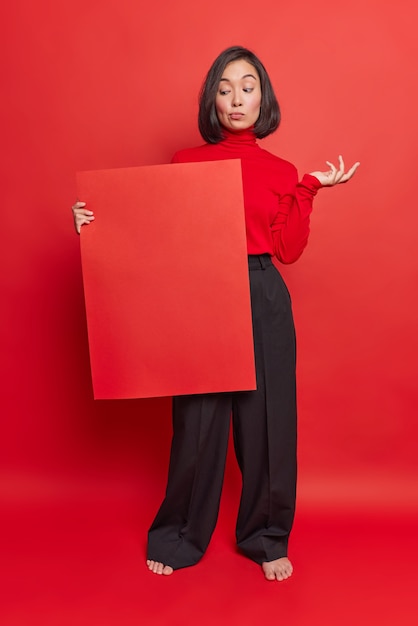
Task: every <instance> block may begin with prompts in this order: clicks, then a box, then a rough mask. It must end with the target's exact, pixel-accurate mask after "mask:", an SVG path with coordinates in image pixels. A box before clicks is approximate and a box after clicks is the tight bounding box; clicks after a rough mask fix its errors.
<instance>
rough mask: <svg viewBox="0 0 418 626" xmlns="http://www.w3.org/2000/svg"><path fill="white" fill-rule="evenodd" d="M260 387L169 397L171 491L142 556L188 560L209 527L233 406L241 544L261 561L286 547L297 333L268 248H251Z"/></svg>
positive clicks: (195, 557)
mask: <svg viewBox="0 0 418 626" xmlns="http://www.w3.org/2000/svg"><path fill="white" fill-rule="evenodd" d="M249 274H250V288H251V306H252V316H253V333H254V350H255V362H256V375H257V389H256V391H244V392H234V393H214V394H205V395H192V396H181V397H176V398H174V399H173V429H174V434H173V441H172V448H171V457H170V466H169V475H168V484H167V492H166V496H165V499H164V501H163V503H162V505H161V507H160V509H159V511H158V513H157V516H156V518H155V520H154V522H153V524H152V526H151V528H150V531H149V541H148V558H149V559H153V560H155V561H160V562H162V563H164V564H166V565H170V566H171V567H173V568H174V569H178V568H181V567H186V566H188V565H194V564H195V563H197V562H198V561H199V559H200V558H201V557H202V555H203V554H204V552H205V550H206V548H207V546H208V544H209V541H210V538H211V535H212V533H213V530H214V528H215V524H216V520H217V516H218V510H219V501H220V496H221V490H222V483H223V477H224V469H225V459H226V451H227V443H228V435H229V425H230V419H231V414H232V419H233V433H234V445H235V452H236V456H237V460H238V464H239V467H240V470H241V473H242V494H241V502H240V507H239V512H238V519H237V524H236V538H237V543H238V546H239V548H240V549H241V550H242V551H243V552H244V553H245V554H246V555H247V556H248V557H249V558H251V559H253V560H254V561H256V562H257V563H262V562H264V561H272V560H274V559H277V558H280V557H283V556H286V555H287V544H288V538H289V533H290V530H291V527H292V523H293V518H294V510H295V496H296V384H295V361H296V350H295V334H294V325H293V316H292V310H291V303H290V297H289V293H288V291H287V288H286V285H285V284H284V282H283V279H282V278H281V276H280V273H279V272H278V270H277V269H276V268H275V266H274V265H273V264H272V262H271V259H270V257H269V255H261V256H250V257H249Z"/></svg>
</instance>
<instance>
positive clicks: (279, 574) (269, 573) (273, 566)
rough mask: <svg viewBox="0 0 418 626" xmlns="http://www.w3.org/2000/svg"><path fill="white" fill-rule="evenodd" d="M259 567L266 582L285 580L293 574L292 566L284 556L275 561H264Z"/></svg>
mask: <svg viewBox="0 0 418 626" xmlns="http://www.w3.org/2000/svg"><path fill="white" fill-rule="evenodd" d="M261 567H262V568H263V572H264V576H265V577H266V578H267V580H286V578H290V576H291V575H292V573H293V565H292V564H291V562H290V561H289V559H288V558H287V557H285V556H284V557H283V558H281V559H276V560H275V561H265V562H264V563H263V564H262V566H261Z"/></svg>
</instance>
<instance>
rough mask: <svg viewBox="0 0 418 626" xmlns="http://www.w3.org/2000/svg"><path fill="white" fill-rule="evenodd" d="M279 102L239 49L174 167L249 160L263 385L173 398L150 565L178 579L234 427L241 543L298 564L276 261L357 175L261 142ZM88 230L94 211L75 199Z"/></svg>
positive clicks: (287, 312) (270, 566) (279, 571)
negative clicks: (309, 166)
mask: <svg viewBox="0 0 418 626" xmlns="http://www.w3.org/2000/svg"><path fill="white" fill-rule="evenodd" d="M279 122H280V112H279V106H278V103H277V100H276V97H275V94H274V91H273V88H272V86H271V82H270V79H269V77H268V74H267V72H266V70H265V68H264V66H263V65H262V63H261V62H260V60H259V59H258V58H257V57H256V56H255V55H254V54H253V53H252V52H251V51H250V50H247V49H245V48H242V47H238V46H234V47H231V48H228V49H227V50H225V51H223V52H222V53H221V54H220V55H219V56H218V57H217V59H216V60H215V61H214V63H213V65H212V67H211V68H210V70H209V72H208V74H207V77H206V80H205V82H204V84H203V87H202V90H201V94H200V107H199V130H200V132H201V134H202V136H203V138H204V139H205V141H206V143H205V144H204V145H202V146H199V147H197V148H191V149H187V150H182V151H180V152H178V153H176V154H175V155H174V158H173V162H174V163H184V162H193V161H212V160H222V159H231V158H240V159H241V164H242V178H243V191H244V205H245V219H246V232H247V248H248V255H249V256H248V259H249V276H250V290H251V306H252V316H253V334H254V351H255V363H256V377H257V389H256V390H255V391H247V392H235V393H219V394H206V395H194V396H181V397H177V398H174V400H173V430H174V434H173V441H172V449H171V457H170V468H169V476H168V484H167V492H166V497H165V499H164V501H163V503H162V505H161V507H160V509H159V511H158V513H157V516H156V518H155V520H154V522H153V524H152V526H151V528H150V531H149V542H148V560H147V565H148V568H149V569H150V571H152V572H154V573H156V574H163V575H170V574H172V573H173V571H174V570H175V569H179V568H181V567H187V566H190V565H194V564H196V563H197V562H198V561H199V560H200V558H201V557H202V555H203V554H204V552H205V550H206V548H207V546H208V544H209V541H210V538H211V535H212V532H213V530H214V527H215V524H216V519H217V515H218V508H219V501H220V494H221V488H222V482H223V475H224V467H225V459H226V450H227V442H228V433H229V423H230V417H231V414H232V418H233V432H234V444H235V451H236V456H237V460H238V463H239V466H240V470H241V473H242V494H241V502H240V508H239V513H238V519H237V525H236V538H237V544H238V546H239V548H240V549H241V551H242V552H243V553H244V554H246V555H247V556H248V557H249V558H250V559H252V560H253V561H255V562H256V563H259V564H260V565H261V566H262V569H263V572H264V576H265V577H266V579H267V580H284V579H286V578H288V577H289V576H290V575H291V574H292V571H293V568H292V564H291V562H290V560H289V559H288V555H287V550H288V540H289V535H290V531H291V528H292V524H293V517H294V509H295V494H296V386H295V336H294V326H293V318H292V311H291V303H290V298H289V294H288V291H287V288H286V286H285V284H284V282H283V280H282V278H281V276H280V274H279V272H278V271H277V269H276V267H275V266H274V265H273V263H272V261H271V258H272V256H275V257H276V258H277V259H278V260H279V261H281V262H282V263H293V262H294V261H296V260H297V259H298V258H299V256H300V255H301V254H302V252H303V249H304V248H305V246H306V244H307V241H308V236H309V217H310V213H311V211H312V202H313V198H314V196H315V195H316V193H317V191H318V189H320V188H321V187H322V186H333V185H336V184H339V183H344V182H347V181H348V180H349V179H350V178H351V177H352V176H353V174H354V172H355V171H356V169H357V167H358V165H359V163H356V164H355V165H353V166H352V167H351V169H349V170H348V171H347V172H345V168H344V162H343V159H342V157H341V156H340V157H339V167H338V168H337V167H335V166H334V165H333V164H332V163H329V162H328V161H327V164H328V166H329V170H328V171H326V172H313V173H311V174H305V176H304V177H303V178H302V180H301V182H298V178H297V172H296V169H295V167H294V166H293V165H292V164H290V163H288V162H287V161H284V160H282V159H280V158H279V157H276V156H274V155H272V154H270V153H268V152H267V151H265V150H262V149H261V148H260V147H259V146H258V144H257V142H256V139H257V138H259V139H260V138H263V137H266V136H267V135H269V134H270V133H272V132H274V131H275V130H276V129H277V127H278V125H279ZM73 213H74V221H75V227H76V230H77V232H78V233H79V232H80V228H81V226H82V225H83V224H89V223H90V222H91V221H92V220H93V219H94V215H93V213H92V212H91V211H88V210H87V209H86V208H85V204H84V203H82V202H77V203H76V204H75V205H74V206H73Z"/></svg>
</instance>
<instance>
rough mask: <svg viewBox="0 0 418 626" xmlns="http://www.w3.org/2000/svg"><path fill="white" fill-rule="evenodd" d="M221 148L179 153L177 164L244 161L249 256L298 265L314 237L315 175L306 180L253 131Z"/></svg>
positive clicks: (232, 136) (231, 136)
mask: <svg viewBox="0 0 418 626" xmlns="http://www.w3.org/2000/svg"><path fill="white" fill-rule="evenodd" d="M223 132H224V134H225V139H224V140H223V141H221V142H220V143H217V144H204V145H202V146H198V147H196V148H189V149H186V150H180V151H179V152H176V154H175V155H174V157H173V159H172V163H190V162H196V161H218V160H222V159H241V164H242V183H243V191H244V208H245V223H246V231H247V249H248V254H265V253H268V254H270V255H272V256H273V255H275V256H276V257H277V258H278V259H279V260H280V261H281V262H282V263H293V262H294V261H296V260H297V259H298V258H299V257H300V255H301V254H302V252H303V250H304V248H305V246H306V244H307V243H308V237H309V217H310V214H311V212H312V201H313V198H314V196H315V194H316V192H317V191H318V189H319V188H320V187H321V183H320V182H319V180H318V179H317V178H315V176H311V175H310V174H305V175H304V177H303V178H302V180H301V181H300V182H298V175H297V171H296V168H295V166H294V165H292V164H291V163H289V162H288V161H284V160H283V159H281V158H279V157H277V156H275V155H274V154H271V153H270V152H267V151H266V150H263V149H262V148H260V146H259V145H258V144H257V142H256V138H255V135H254V132H253V131H252V129H248V130H243V131H238V132H230V131H227V130H225V129H224V130H223Z"/></svg>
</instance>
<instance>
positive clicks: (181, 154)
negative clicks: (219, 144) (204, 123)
mask: <svg viewBox="0 0 418 626" xmlns="http://www.w3.org/2000/svg"><path fill="white" fill-rule="evenodd" d="M212 153H213V145H212V144H207V143H204V144H202V145H200V146H194V147H192V148H183V149H182V150H178V151H177V152H175V153H174V155H173V158H172V159H171V162H172V163H191V162H193V161H207V160H209V159H210V156H211V155H212Z"/></svg>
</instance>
